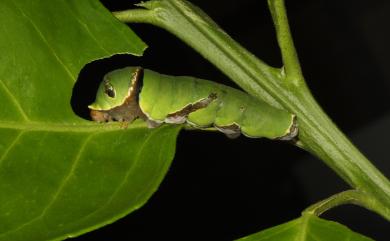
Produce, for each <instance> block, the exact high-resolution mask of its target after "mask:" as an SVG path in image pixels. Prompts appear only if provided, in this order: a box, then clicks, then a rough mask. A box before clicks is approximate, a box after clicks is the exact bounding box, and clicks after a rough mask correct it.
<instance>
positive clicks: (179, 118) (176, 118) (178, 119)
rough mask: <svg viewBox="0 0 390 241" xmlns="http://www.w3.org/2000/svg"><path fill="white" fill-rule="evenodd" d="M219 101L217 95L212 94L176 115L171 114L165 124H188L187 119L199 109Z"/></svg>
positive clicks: (189, 105) (185, 107) (175, 113)
mask: <svg viewBox="0 0 390 241" xmlns="http://www.w3.org/2000/svg"><path fill="white" fill-rule="evenodd" d="M215 99H217V94H216V93H211V94H210V95H209V96H208V97H206V98H204V99H201V100H199V101H197V102H195V103H193V104H192V103H191V104H188V105H186V106H184V107H183V109H181V110H179V111H176V112H174V113H170V114H168V115H167V117H166V118H165V120H164V122H165V123H173V124H183V123H185V122H186V120H187V117H188V115H189V114H190V113H192V112H195V111H197V110H199V109H203V108H206V107H207V106H208V105H209V104H210V103H211V102H213V101H214V100H215Z"/></svg>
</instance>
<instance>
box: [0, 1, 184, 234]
mask: <svg viewBox="0 0 390 241" xmlns="http://www.w3.org/2000/svg"><path fill="white" fill-rule="evenodd" d="M0 24H1V27H0V49H1V53H0V240H4V241H10V240H12V241H17V240H23V241H25V240H40V241H41V240H51V239H61V238H65V237H67V236H74V235H78V234H81V233H83V232H86V231H88V230H91V229H94V228H97V227H100V226H102V225H104V224H107V223H110V222H113V221H115V220H116V219H118V218H120V217H123V216H124V215H126V214H128V213H129V212H131V211H133V210H135V209H137V208H139V207H140V206H142V204H144V203H145V202H146V201H147V199H148V198H149V197H150V196H151V195H152V193H153V192H154V191H155V190H156V189H157V187H158V185H159V183H160V182H161V180H162V178H163V176H164V175H165V173H166V171H167V168H168V166H169V164H170V161H171V160H172V158H173V154H174V148H175V139H176V135H177V132H178V128H174V127H162V128H158V129H154V130H149V129H147V128H145V125H144V124H143V123H141V122H137V123H135V124H134V125H130V126H129V127H128V128H127V129H121V128H120V126H119V125H117V124H108V125H99V124H96V123H92V122H89V121H86V120H83V119H81V118H79V117H77V116H76V115H75V114H74V113H73V111H72V108H71V106H70V99H71V94H72V87H73V85H74V84H75V81H76V79H77V76H78V73H79V71H80V69H81V68H82V67H83V66H84V65H85V64H86V63H88V62H91V61H93V60H95V59H100V58H104V57H107V56H111V55H113V54H116V53H130V54H133V55H141V54H142V52H143V50H144V49H145V47H146V46H145V44H144V43H143V42H142V41H141V40H139V39H138V37H137V36H136V35H135V34H134V33H133V32H131V30H130V29H128V27H127V26H125V25H123V24H121V23H120V22H119V21H117V20H116V19H115V18H113V17H112V15H111V14H110V13H109V12H108V11H107V10H106V9H105V8H104V7H103V6H102V5H101V4H100V3H99V1H97V0H82V1H80V0H50V1H49V0H46V1H45V0H36V1H31V0H17V1H15V0H1V1H0Z"/></svg>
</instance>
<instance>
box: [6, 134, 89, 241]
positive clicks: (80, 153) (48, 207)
mask: <svg viewBox="0 0 390 241" xmlns="http://www.w3.org/2000/svg"><path fill="white" fill-rule="evenodd" d="M94 135H95V134H91V135H89V136H88V137H87V138H85V140H84V142H83V143H82V145H81V147H80V149H79V151H78V152H77V154H76V156H75V160H74V161H73V163H72V166H71V168H70V169H69V173H68V174H67V175H66V176H65V177H64V179H63V181H62V182H61V183H60V185H59V187H58V189H57V191H56V192H55V193H54V195H53V197H52V198H51V200H50V202H49V203H48V204H47V205H46V208H44V209H43V210H42V212H41V214H39V215H38V216H36V217H35V218H33V219H31V220H30V221H28V222H25V223H23V224H22V225H20V226H18V227H16V228H14V229H11V230H9V231H7V232H5V233H2V234H1V235H0V237H3V236H5V235H7V234H9V233H15V232H17V231H19V230H21V229H22V228H23V227H25V226H27V225H29V224H31V223H33V222H35V221H37V220H38V219H41V218H43V217H44V216H45V215H46V213H47V211H48V210H49V209H50V207H51V206H52V205H53V204H54V203H55V201H56V200H57V198H58V197H59V195H60V194H61V192H62V191H63V190H64V187H65V186H66V184H67V183H68V181H69V179H70V177H71V176H72V175H73V174H74V171H75V169H76V166H77V165H78V163H79V161H80V158H81V155H82V153H83V152H84V149H85V147H86V146H87V144H88V143H89V141H90V140H91V138H92V137H93V136H94Z"/></svg>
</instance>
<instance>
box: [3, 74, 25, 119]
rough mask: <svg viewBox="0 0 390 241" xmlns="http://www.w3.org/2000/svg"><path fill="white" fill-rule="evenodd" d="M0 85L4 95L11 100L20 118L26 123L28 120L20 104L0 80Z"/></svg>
mask: <svg viewBox="0 0 390 241" xmlns="http://www.w3.org/2000/svg"><path fill="white" fill-rule="evenodd" d="M0 84H1V87H3V89H4V91H5V93H6V94H7V95H8V96H9V97H10V98H11V100H12V102H13V103H14V105H15V106H16V108H17V109H18V111H19V113H20V115H21V116H22V118H23V119H25V120H26V121H28V120H29V119H28V116H27V114H26V112H24V110H23V108H22V106H21V105H20V102H19V101H18V100H17V99H16V97H15V96H14V94H12V92H11V91H10V90H9V89H8V87H7V85H6V84H5V83H4V81H3V80H1V79H0Z"/></svg>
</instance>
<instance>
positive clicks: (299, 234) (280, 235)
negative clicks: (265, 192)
mask: <svg viewBox="0 0 390 241" xmlns="http://www.w3.org/2000/svg"><path fill="white" fill-rule="evenodd" d="M281 240H283V241H336V240H337V241H350V240H353V241H372V239H370V238H367V237H365V236H363V235H361V234H358V233H355V232H353V231H352V230H350V229H348V228H347V227H345V226H344V225H341V224H339V223H336V222H333V221H328V220H324V219H321V218H319V217H317V216H314V215H311V214H304V215H303V216H302V217H300V218H297V219H295V220H292V221H290V222H287V223H284V224H281V225H278V226H275V227H272V228H269V229H266V230H263V231H261V232H259V233H255V234H252V235H250V236H247V237H245V238H241V239H239V240H237V241H281Z"/></svg>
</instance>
